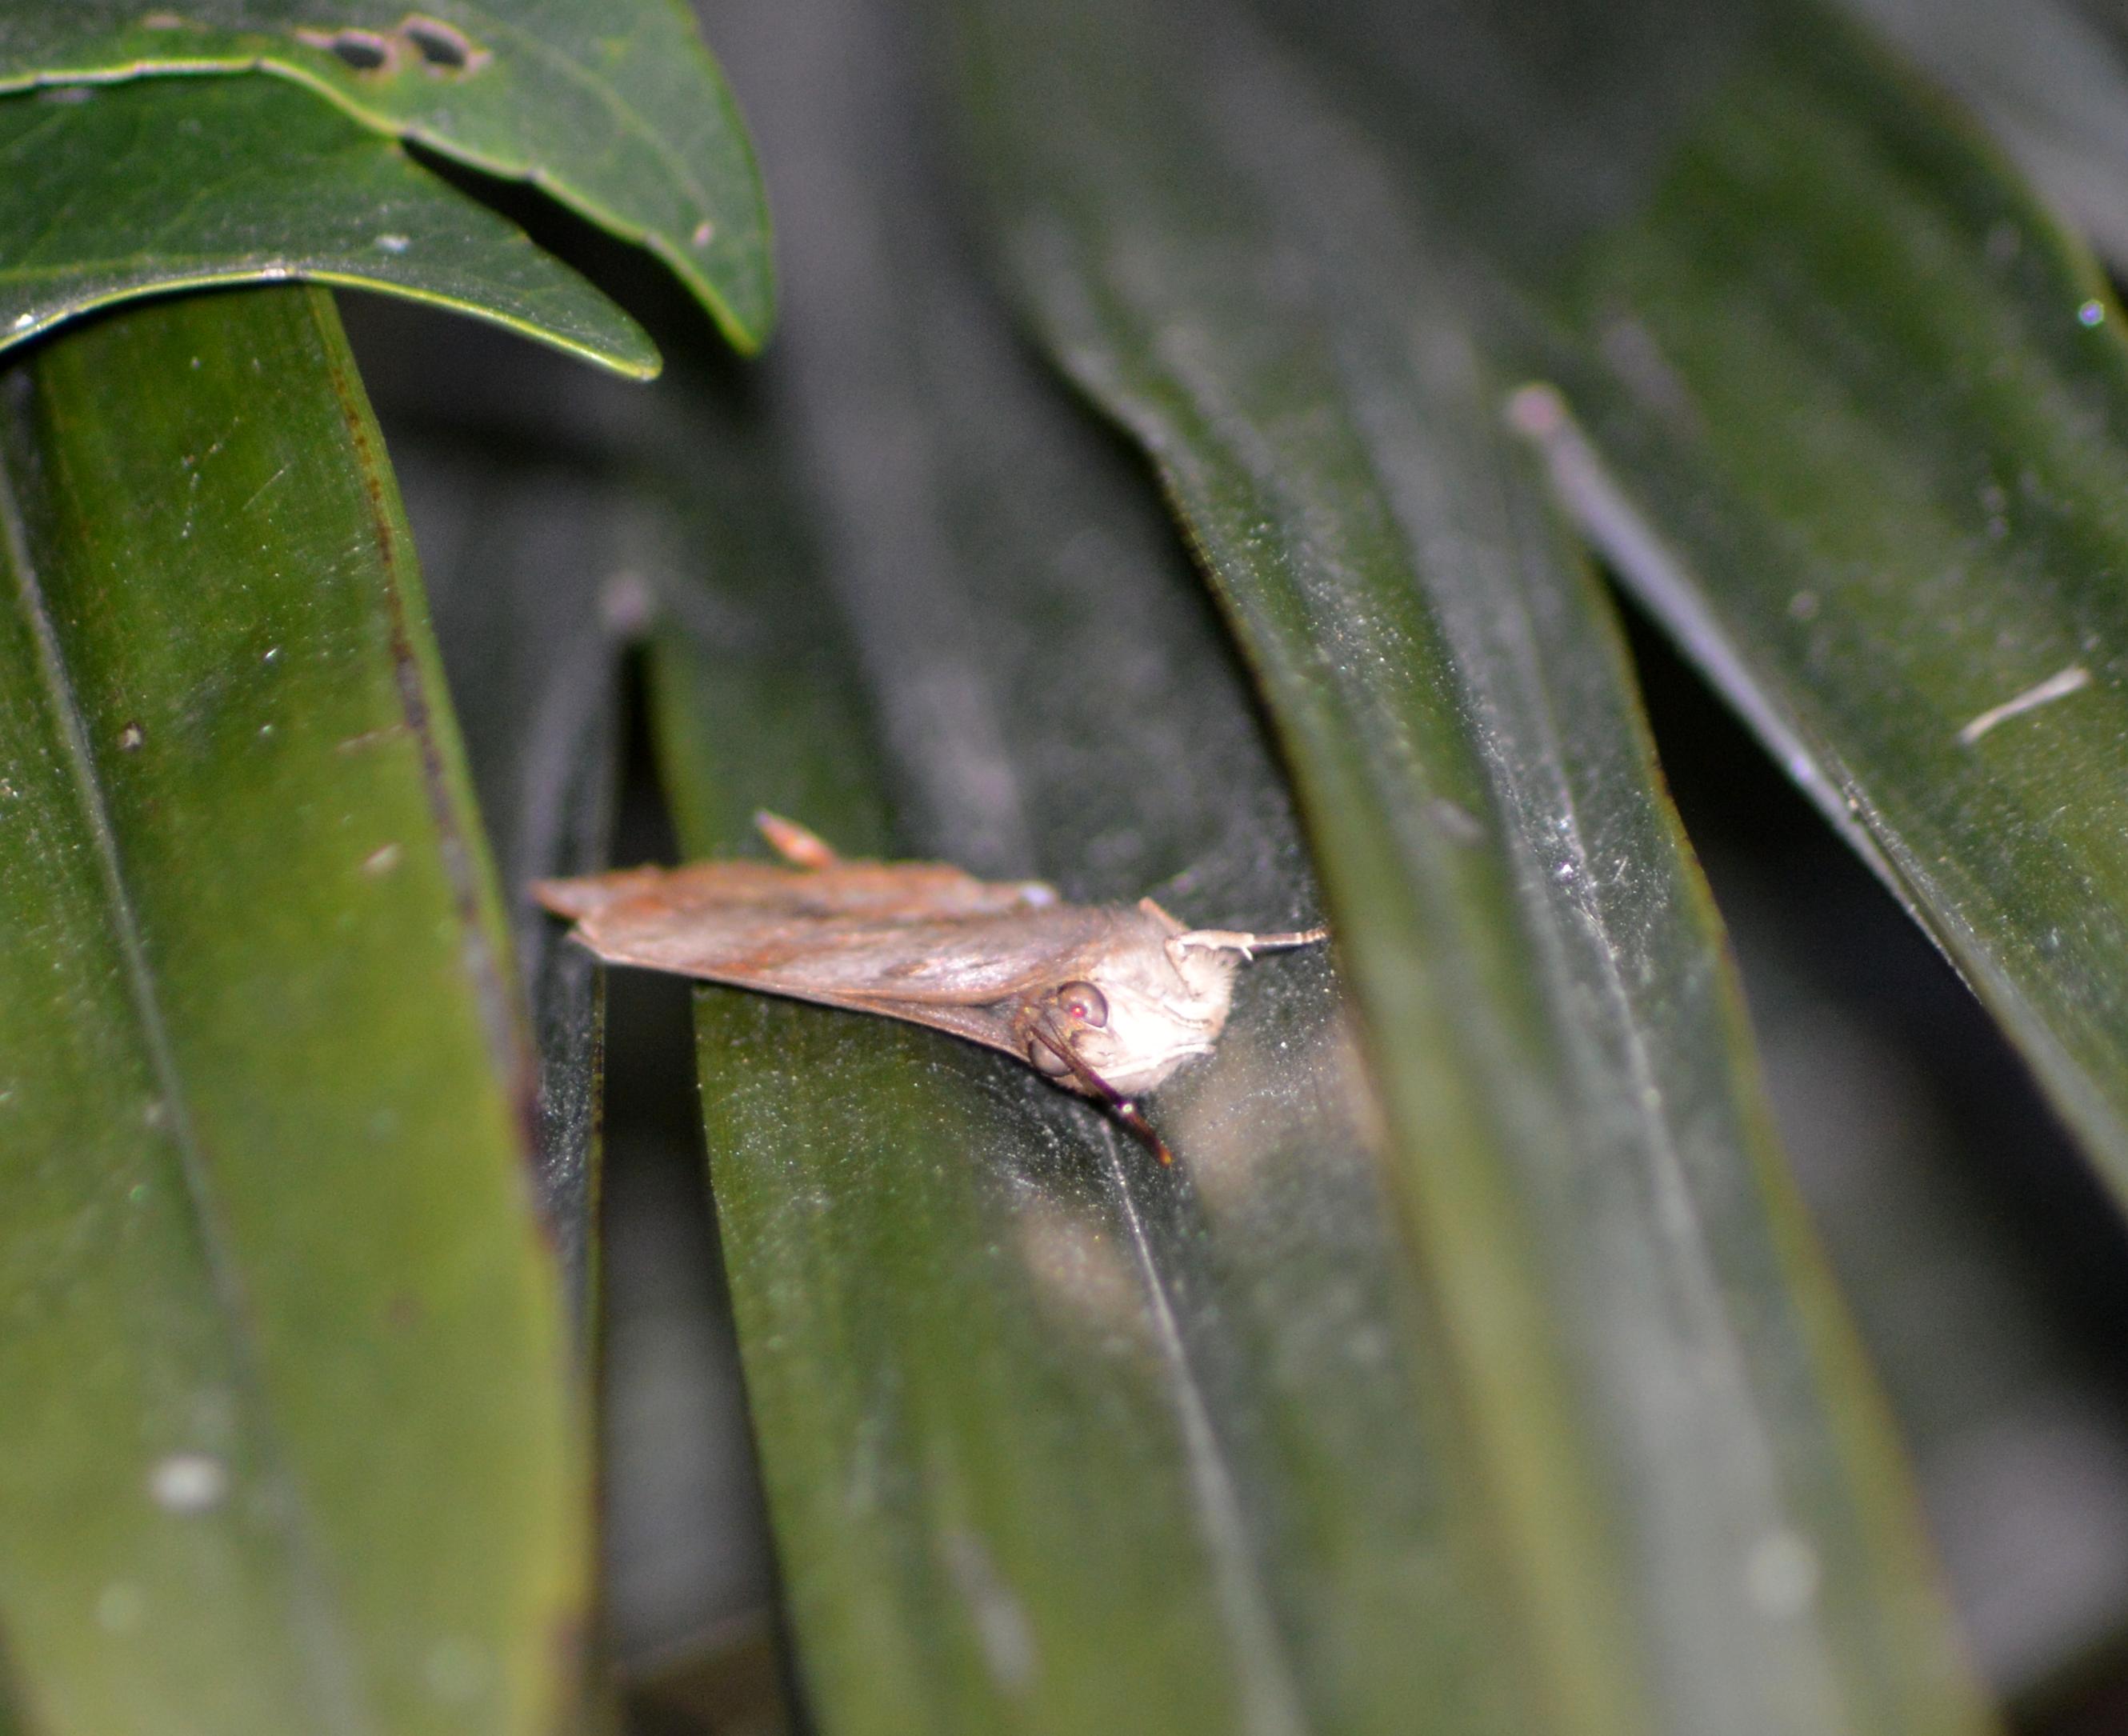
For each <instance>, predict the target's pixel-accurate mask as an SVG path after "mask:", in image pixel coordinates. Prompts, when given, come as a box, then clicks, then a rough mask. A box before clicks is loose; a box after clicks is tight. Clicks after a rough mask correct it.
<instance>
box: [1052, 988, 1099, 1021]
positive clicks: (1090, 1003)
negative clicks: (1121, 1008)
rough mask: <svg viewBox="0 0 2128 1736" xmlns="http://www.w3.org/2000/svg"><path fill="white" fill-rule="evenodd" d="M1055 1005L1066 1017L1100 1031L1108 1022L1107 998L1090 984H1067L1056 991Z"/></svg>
mask: <svg viewBox="0 0 2128 1736" xmlns="http://www.w3.org/2000/svg"><path fill="white" fill-rule="evenodd" d="M1057 1005H1058V1006H1061V1007H1062V1008H1063V1009H1064V1011H1065V1015H1066V1017H1069V1018H1072V1019H1076V1020H1078V1021H1079V1022H1080V1023H1081V1025H1092V1026H1093V1027H1094V1029H1095V1030H1100V1029H1102V1027H1103V1026H1104V1025H1107V1024H1108V1022H1109V997H1108V996H1106V995H1104V994H1103V993H1102V992H1100V990H1099V989H1097V988H1095V987H1094V985H1093V984H1092V983H1090V982H1067V983H1066V984H1065V985H1064V986H1063V987H1062V988H1060V989H1058V990H1057Z"/></svg>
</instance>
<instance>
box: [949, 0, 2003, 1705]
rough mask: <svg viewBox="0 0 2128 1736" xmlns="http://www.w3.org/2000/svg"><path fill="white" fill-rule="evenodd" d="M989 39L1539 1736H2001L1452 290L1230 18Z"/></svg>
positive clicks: (1603, 662)
mask: <svg viewBox="0 0 2128 1736" xmlns="http://www.w3.org/2000/svg"><path fill="white" fill-rule="evenodd" d="M963 11H964V13H965V15H966V16H967V18H968V19H969V21H970V24H969V30H968V36H969V38H970V39H971V41H972V42H973V44H974V45H975V47H974V52H973V54H972V55H971V62H972V65H971V86H972V88H973V90H974V92H975V94H974V98H973V106H974V108H975V112H976V117H977V121H978V126H979V131H978V141H979V142H978V146H977V149H978V152H979V155H981V160H983V161H985V162H986V164H990V165H992V166H993V168H994V170H995V179H996V181H997V183H998V202H999V205H1000V211H1001V212H1002V227H1003V234H1004V236H1005V245H1006V248H1007V250H1008V252H1009V257H1010V259H1011V262H1012V264H1013V265H1014V268H1015V272H1014V274H1015V278H1016V281H1017V282H1018V283H1019V287H1020V288H1021V292H1022V293H1023V295H1024V298H1025V299H1026V301H1027V302H1028V304H1029V305H1030V307H1032V308H1033V310H1034V311H1035V312H1036V313H1037V316H1038V323H1039V325H1040V327H1041V329H1042V331H1043V335H1044V336H1045V337H1046V339H1047V342H1048V344H1049V345H1050V347H1051V348H1052V351H1053V352H1054V353H1055V354H1057V356H1058V357H1059V358H1060V359H1062V361H1063V362H1064V363H1065V364H1066V367H1067V368H1069V369H1070V370H1071V373H1072V374H1073V376H1074V377H1075V378H1076V379H1077V380H1078V381H1079V382H1080V383H1081V384H1082V385H1083V386H1084V387H1085V388H1086V389H1087V390H1088V392H1090V394H1091V395H1092V396H1093V397H1095V398H1096V399H1097V401H1099V402H1100V403H1101V404H1102V405H1103V407H1104V408H1106V409H1107V410H1108V411H1109V412H1110V413H1111V414H1113V415H1114V416H1115V417H1116V418H1117V419H1118V420H1119V421H1120V422H1121V423H1122V424H1123V426H1125V427H1126V428H1127V429H1128V430H1129V431H1130V432H1131V434H1132V435H1133V436H1134V437H1135V438H1136V439H1137V440H1138V441H1139V442H1140V443H1141V444H1142V445H1143V446H1144V447H1145V448H1146V449H1147V452H1148V453H1149V454H1151V456H1152V459H1154V461H1155V462H1156V464H1157V465H1158V466H1159V468H1160V471H1161V476H1162V478H1163V479H1164V481H1165V482H1166V485H1167V487H1168V488H1169V490H1170V492H1171V495H1172V496H1173V497H1174V499H1175V500H1176V503H1177V505H1178V507H1180V511H1182V513H1183V515H1184V516H1185V520H1186V521H1187V523H1188V525H1189V526H1190V531H1191V535H1192V538H1193V540H1194V541H1195V544H1196V545H1197V546H1198V547H1199V549H1200V551H1201V552H1202V553H1203V554H1204V558H1205V559H1206V562H1207V564H1208V566H1209V570H1210V573H1211V576H1212V578H1213V580H1214V585H1215V587H1216V588H1217V589H1218V592H1219V594H1220V597H1221V598H1222V601H1223V604H1224V606H1225V607H1226V609H1227V611H1228V615H1229V616H1230V618H1231V619H1232V620H1233V622H1234V625H1235V628H1236V630H1237V634H1238V635H1239V637H1240V639H1241V640H1242V644H1243V645H1244V647H1245V648H1246V649H1247V653H1248V654H1249V657H1250V659H1251V662H1252V665H1253V666H1254V667H1255V668H1256V670H1257V671H1258V672H1259V674H1260V678H1261V681H1262V683H1263V687H1264V691H1265V694H1266V700H1267V702H1268V704H1269V706H1270V708H1271V714H1272V716H1273V718H1274V721H1275V724H1276V725H1277V726H1278V728H1279V730H1280V734H1281V736H1282V739H1283V740H1284V743H1285V746H1286V748H1287V751H1288V752H1289V754H1290V756H1291V759H1292V762H1293V764H1294V773H1295V778H1296V783H1297V787H1298V791H1299V797H1300V801H1301V804H1302V807H1303V811H1304V814H1305V816H1306V817H1307V819H1308V821H1309V827H1310V830H1311V834H1312V835H1313V838H1314V839H1315V841H1316V844H1317V847H1318V852H1319V859H1320V861H1321V862H1322V863H1323V873H1324V880H1325V887H1326V891H1327V892H1328V894H1329V897H1330V901H1331V908H1332V918H1333V921H1334V922H1335V923H1336V925H1337V932H1338V934H1339V935H1340V938H1341V946H1342V954H1343V956H1344V957H1345V958H1346V959H1347V962H1348V965H1349V968H1350V970H1351V975H1352V979H1353V984H1354V988H1355V992H1356V996H1357V1000H1358V1002H1359V1006H1360V1009H1361V1012H1362V1014H1363V1015H1364V1017H1365V1021H1366V1026H1367V1034H1368V1041H1367V1048H1368V1051H1369V1053H1370V1056H1371V1057H1372V1058H1373V1059H1374V1061H1375V1067H1376V1069H1377V1073H1378V1076H1379V1077H1380V1082H1381V1091H1382V1096H1383V1102H1384V1108H1385V1113H1386V1115H1387V1120H1388V1134H1389V1146H1390V1154H1391V1158H1390V1160H1391V1164H1392V1168H1393V1169H1394V1172H1395V1175H1396V1179H1397V1183H1398V1187H1399V1195H1400V1198H1401V1201H1402V1206H1403V1209H1404V1214H1405V1222H1406V1224H1407V1226H1408V1234H1410V1236H1411V1238H1412V1240H1413V1244H1414V1246H1415V1248H1417V1249H1418V1254H1419V1257H1420V1258H1421V1259H1422V1261H1423V1263H1424V1268H1425V1269H1426V1270H1427V1272H1428V1273H1429V1276H1430V1278H1431V1282H1432V1286H1433V1287H1434V1289H1435V1291H1436V1292H1437V1296H1438V1298H1439V1306H1440V1309H1441V1311H1442V1316H1443V1319H1444V1321H1445V1323H1446V1329H1447V1332H1448V1334H1449V1337H1450V1344H1451V1355H1452V1357H1453V1358H1454V1362H1455V1367H1456V1381H1457V1384H1458V1386H1459V1387H1460V1389H1461V1392H1462V1394H1463V1400H1464V1404H1465V1407H1466V1415H1467V1418H1468V1424H1469V1427H1470V1431H1471V1434H1472V1436H1473V1438H1474V1439H1475V1442H1476V1443H1479V1446H1478V1452H1479V1454H1480V1463H1483V1465H1484V1467H1485V1469H1484V1473H1483V1474H1482V1476H1481V1487H1482V1491H1483V1494H1482V1496H1481V1497H1480V1498H1481V1499H1482V1500H1483V1501H1484V1504H1485V1505H1486V1507H1487V1510H1488V1511H1487V1518H1488V1522H1489V1531H1490V1535H1491V1538H1492V1540H1493V1543H1494V1547H1495V1549H1496V1552H1497V1554H1496V1559H1497V1561H1498V1562H1499V1571H1500V1572H1501V1573H1502V1575H1503V1577H1504V1578H1506V1579H1507V1580H1508V1581H1509V1582H1510V1583H1511V1584H1512V1585H1513V1587H1514V1590H1515V1594H1516V1597H1517V1602H1518V1608H1517V1620H1518V1626H1519V1628H1520V1630H1521V1633H1522V1638H1523V1643H1524V1645H1525V1646H1526V1647H1527V1649H1528V1652H1529V1653H1531V1654H1532V1655H1533V1657H1534V1658H1535V1659H1536V1660H1537V1669H1538V1671H1539V1672H1540V1674H1541V1680H1542V1681H1543V1682H1544V1685H1545V1686H1544V1691H1542V1693H1541V1702H1542V1704H1543V1707H1544V1710H1543V1712H1542V1713H1541V1715H1540V1716H1541V1727H1544V1728H1556V1729H1575V1730H1584V1729H1585V1730H1618V1731H1632V1730H1646V1729H1674V1730H1677V1731H1680V1732H1683V1731H1694V1732H1697V1731H1709V1730H1717V1729H1720V1730H1795V1731H1803V1730H1813V1731H1814V1730H1822V1729H1854V1730H1864V1729H1871V1730H1874V1729H1913V1730H1917V1731H1918V1730H1924V1729H1926V1730H1937V1729H1945V1728H1950V1727H1959V1726H1964V1725H1974V1726H1978V1724H1980V1723H1981V1722H1982V1721H1983V1719H1982V1715H1981V1714H1980V1712H1979V1710H1978V1705H1977V1703H1976V1702H1975V1701H1974V1699H1973V1698H1972V1697H1971V1695H1970V1690H1969V1689H1968V1688H1967V1687H1966V1686H1964V1684H1963V1683H1962V1682H1961V1681H1960V1678H1959V1671H1958V1668H1957V1667H1956V1665H1955V1662H1953V1659H1952V1654H1951V1652H1950V1647H1949V1644H1948V1642H1947V1638H1946V1634H1945V1618H1944V1616H1943V1614H1942V1611H1941V1610H1940V1607H1939V1606H1938V1604H1937V1600H1936V1592H1935V1591H1934V1588H1933V1586H1932V1584H1931V1578H1930V1575H1929V1571H1928V1568H1927V1567H1926V1562H1925V1560H1924V1558H1922V1556H1921V1553H1920V1551H1919V1550H1918V1549H1917V1547H1916V1545H1915V1541H1914V1539H1913V1536H1912V1530H1911V1527H1912V1510H1911V1506H1910V1501H1911V1497H1910V1496H1909V1495H1908V1494H1907V1492H1906V1491H1903V1490H1902V1489H1901V1488H1900V1486H1899V1485H1900V1480H1901V1472H1899V1470H1898V1458H1897V1453H1896V1449H1895V1448H1894V1447H1893V1443H1891V1442H1890V1441H1889V1439H1888V1438H1887V1437H1886V1435H1885V1434H1883V1431H1882V1430H1881V1429H1880V1427H1879V1424H1878V1422H1877V1419H1876V1416H1875V1413H1874V1399H1873V1397H1872V1395H1871V1393H1870V1390H1869V1386H1868V1383H1867V1382H1866V1380H1865V1379H1864V1377H1862V1375H1861V1373H1860V1369H1859V1367H1858V1366H1857V1364H1856V1362H1855V1358H1854V1357H1853V1354H1852V1349H1851V1347H1850V1344H1848V1343H1847V1341H1846V1338H1845V1332H1846V1329H1845V1325H1844V1324H1843V1322H1842V1320H1841V1312H1840V1309H1839V1305H1838V1303H1837V1301H1836V1298H1835V1297H1834V1296H1832V1294H1831V1291H1830V1289H1829V1287H1828V1286H1827V1284H1826V1280H1825V1277H1824V1275H1823V1273H1822V1270H1821V1269H1820V1268H1819V1267H1818V1265H1817V1262H1816V1260H1815V1258H1814V1257H1813V1255H1812V1253H1811V1251H1810V1249H1809V1246H1808V1237H1807V1231H1806V1229H1805V1227H1804V1226H1803V1224H1802V1222H1801V1220H1800V1210H1799V1207H1798V1204H1797V1202H1796V1201H1795V1200H1794V1199H1793V1196H1792V1195H1791V1194H1790V1193H1789V1191H1788V1187H1787V1185H1786V1183H1785V1181H1784V1178H1782V1177H1781V1176H1780V1174H1779V1160H1778V1154H1777V1153H1776V1152H1775V1150H1774V1146H1773V1141H1772V1138H1771V1134H1770V1130H1769V1128H1768V1127H1767V1125H1765V1120H1764V1113H1763V1110H1762V1108H1761V1106H1760V1099H1759V1092H1758V1086H1757V1082H1756V1080H1755V1075H1754V1071H1753V1067H1752V1063H1751V1062H1750V1057H1749V1050H1748V1042H1747V1038H1746V1032H1745V1030H1744V1027H1743V1023H1742V1020H1741V1011H1740V1008H1739V1006H1738V1004H1737V1002H1736V996H1735V989H1734V986H1733V984H1732V982H1731V981H1730V979H1729V975H1728V970H1727V963H1726V960H1725V959H1724V958H1723V956H1722V949H1721V943H1720V939H1719V935H1718V931H1717V928H1716V925H1715V923H1714V919H1713V915H1712V909H1711V906H1709V904H1708V901H1707V899H1706V897H1705V893H1704V890H1703V887H1701V885H1700V883H1699V882H1698V877H1697V874H1696V872H1695V871H1694V870H1693V868H1692V866H1691V864H1690V862H1689V858H1688V857H1687V855H1686V854H1685V852H1684V848H1683V841H1682V839H1681V836H1680V835H1679V832H1678V830H1677V827H1676V823H1675V820H1674V816H1672V815H1671V813H1670V810H1669V807H1668V804H1667V802H1666V801H1665V798H1664V797H1662V795H1661V794H1660V790H1659V788H1658V787H1657V785H1656V783H1655V778H1654V769H1653V766H1652V763H1651V758H1650V754H1649V749H1648V746H1647V743H1646V737H1645V733H1644V728H1643V725H1641V721H1640V719H1639V716H1638V709H1637V702H1636V699H1635V697H1634V696H1633V693H1632V688H1631V686H1630V683H1629V681H1628V679H1627V675H1626V673H1625V669H1624V666H1623V662H1622V657H1621V655H1620V651H1619V648H1618V646H1617V641H1616V638H1615V630H1614V629H1613V626H1612V625H1611V623H1610V622H1609V621H1608V618H1607V617H1606V615H1605V612H1604V605H1603V600H1602V599H1601V597H1599V596H1598V593H1596V592H1595V591H1594V588H1593V587H1592V586H1591V585H1590V583H1589V580H1588V578H1587V577H1586V575H1585V574H1584V573H1581V572H1579V570H1577V568H1576V566H1575V562H1574V560H1573V559H1572V557H1571V554H1570V553H1569V552H1568V551H1567V550H1566V549H1565V548H1564V546H1563V545H1562V543H1561V541H1560V536H1559V533H1558V531H1557V530H1556V528H1555V527H1554V526H1552V524H1551V521H1550V520H1549V517H1548V515H1547V514H1546V512H1545V511H1544V510H1543V508H1542V506H1541V500H1540V497H1539V495H1538V492H1537V488H1536V487H1535V478H1534V477H1533V475H1532V473H1531V472H1530V471H1528V470H1527V469H1526V468H1524V467H1522V466H1521V465H1519V464H1518V463H1517V462H1516V461H1515V458H1514V455H1513V454H1512V453H1511V452H1509V451H1508V450H1507V449H1506V446H1505V435H1504V433H1503V430H1502V429H1501V427H1500V405H1501V402H1502V398H1503V392H1502V389H1501V386H1500V384H1499V378H1498V376H1497V375H1495V374H1494V372H1493V371H1492V369H1491V368H1490V367H1489V365H1488V364H1487V363H1486V361H1485V360H1484V358H1483V356H1482V354H1481V352H1480V347H1479V345H1478V343H1477V341H1476V338H1477V334H1476V332H1475V331H1474V330H1473V328H1472V326H1471V323H1470V321H1469V320H1468V318H1467V317H1466V316H1465V313H1464V312H1463V309H1462V307H1461V305H1460V303H1459V301H1458V298H1457V294H1456V291H1457V289H1458V288H1459V287H1460V286H1459V284H1458V283H1457V281H1456V278H1455V276H1454V275H1453V273H1452V269H1451V267H1452V262H1445V261H1443V260H1442V259H1440V258H1439V257H1438V256H1437V255H1433V254H1431V253H1430V252H1429V250H1428V247H1427V235H1426V233H1425V231H1424V230H1423V228H1421V227H1419V226H1416V225H1414V224H1413V222H1412V221H1410V218H1409V216H1408V212H1406V211H1404V209H1402V208H1400V206H1399V199H1398V196H1397V189H1396V186H1395V183H1394V180H1393V178H1390V177H1389V175H1387V174H1384V173H1383V168H1382V165H1381V164H1380V162H1379V161H1378V160H1377V159H1375V158H1374V157H1373V156H1371V155H1370V153H1369V152H1368V150H1366V147H1365V145H1364V143H1363V142H1362V141H1361V140H1358V139H1356V137H1355V136H1353V135H1352V134H1351V132H1350V131H1349V130H1348V129H1347V128H1345V127H1343V126H1341V125H1340V123H1339V121H1338V120H1337V117H1336V116H1335V115H1334V113H1333V112H1330V111H1329V110H1328V107H1327V106H1325V105H1323V104H1320V103H1318V102H1317V101H1316V100H1315V98H1314V94H1313V92H1311V91H1310V90H1309V88H1308V85H1307V83H1306V81H1305V80H1304V78H1295V77H1294V75H1293V73H1292V69H1290V67H1289V66H1287V65H1286V64H1284V63H1283V60H1282V57H1281V55H1280V52H1279V51H1278V49H1277V47H1276V45H1275V44H1272V43H1270V42H1267V41H1266V40H1264V39H1262V38H1260V37H1257V36H1254V35H1253V34H1252V32H1251V31H1249V30H1248V29H1247V27H1246V23H1245V21H1241V20H1237V19H1235V18H1233V17H1231V16H1218V17H1216V18H1215V17H1214V15H1213V13H1212V9H1210V8H1205V9H1202V10H1201V11H1200V12H1196V13H1192V14H1190V15H1187V16H1185V17H1183V18H1182V19H1180V20H1179V21H1176V22H1175V23H1173V24H1172V25H1169V24H1165V23H1162V24H1152V23H1147V22H1144V21H1141V20H1139V19H1138V18H1137V17H1135V15H1133V13H1132V12H1130V11H1129V9H1128V8H1123V7H1114V8H1105V9H1102V10H1100V12H1098V14H1097V15H1096V16H1094V17H1085V16H1081V17H1078V18H1075V19H1074V20H1073V21H1071V22H1070V23H1068V24H1066V23H1062V22H1060V21H1057V19H1055V18H1053V17H1051V16H1049V15H1048V14H1047V13H1046V12H1044V11H1043V9H1041V8H1038V7H1027V6H1020V5H1019V4H1017V3H1016V0H995V3H990V4H980V3H979V4H974V5H971V6H969V7H966V8H964V9H963ZM1214 37H1217V38H1218V40H1220V42H1221V43H1222V48H1221V50H1220V51H1219V52H1218V53H1217V54H1215V55H1210V56H1209V57H1208V56H1203V55H1196V54H1195V53H1194V52H1193V50H1191V48H1190V44H1191V43H1192V42H1196V43H1202V42H1204V41H1208V40H1213V39H1214ZM1193 66H1194V67H1195V74H1194V92H1195V94H1194V96H1193V98H1192V100H1190V101H1189V102H1179V101H1177V100H1176V97H1175V95H1174V93H1175V92H1176V90H1177V89H1178V88H1180V85H1181V84H1182V83H1183V82H1184V80H1185V77H1190V76H1191V75H1190V74H1186V73H1185V69H1188V68H1191V67H1193ZM1007 93H1010V94H1009V95H1008V94H1007ZM1686 1369H1689V1370H1690V1371H1691V1372H1690V1374H1689V1377H1682V1378H1680V1377H1678V1373H1679V1371H1683V1370H1686ZM1803 1562H1807V1563H1808V1566H1807V1569H1805V1570H1804V1571H1803V1572H1801V1573H1799V1574H1798V1575H1797V1576H1796V1577H1794V1578H1793V1579H1792V1580H1791V1579H1788V1578H1787V1577H1785V1576H1786V1573H1787V1568H1788V1567H1790V1566H1796V1565H1798V1564H1801V1563H1803ZM1805 1581H1807V1584H1806V1583H1805Z"/></svg>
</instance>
